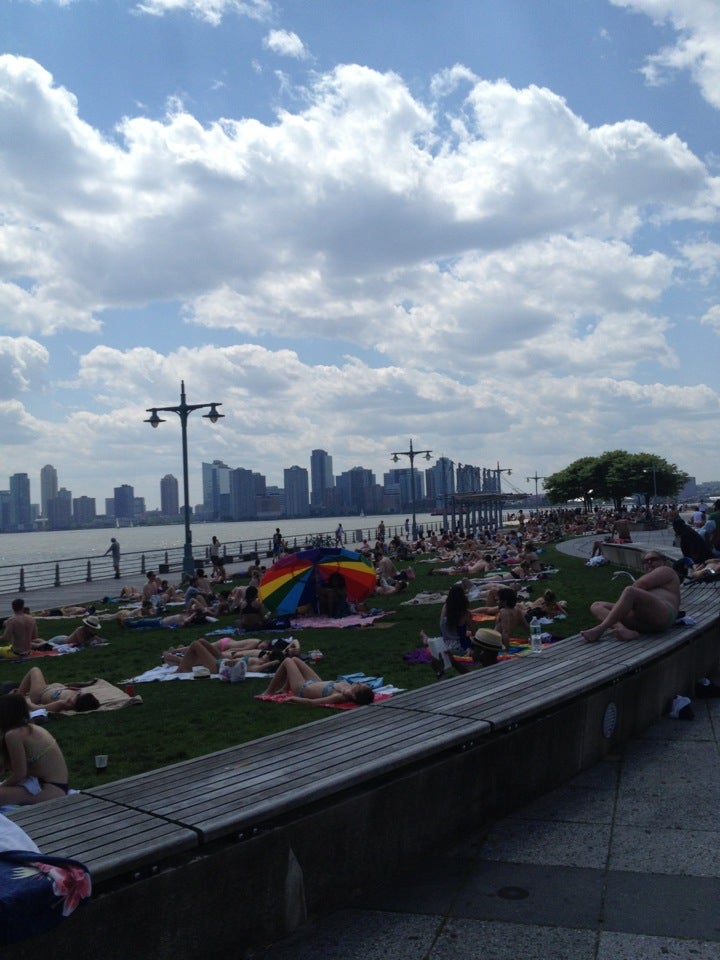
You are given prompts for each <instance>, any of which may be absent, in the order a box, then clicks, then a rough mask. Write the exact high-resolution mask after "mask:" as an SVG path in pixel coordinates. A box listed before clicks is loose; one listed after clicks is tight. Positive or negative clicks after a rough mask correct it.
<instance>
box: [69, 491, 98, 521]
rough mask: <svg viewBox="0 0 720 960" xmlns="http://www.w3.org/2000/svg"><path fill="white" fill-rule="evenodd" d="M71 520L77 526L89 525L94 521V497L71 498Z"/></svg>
mask: <svg viewBox="0 0 720 960" xmlns="http://www.w3.org/2000/svg"><path fill="white" fill-rule="evenodd" d="M72 505H73V520H74V521H75V524H76V525H77V526H78V527H91V526H92V525H93V524H94V523H95V515H96V508H95V497H85V496H83V497H74V498H73V502H72Z"/></svg>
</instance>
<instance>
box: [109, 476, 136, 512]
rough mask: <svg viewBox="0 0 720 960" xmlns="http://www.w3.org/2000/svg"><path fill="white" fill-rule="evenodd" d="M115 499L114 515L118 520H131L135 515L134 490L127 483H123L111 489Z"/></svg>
mask: <svg viewBox="0 0 720 960" xmlns="http://www.w3.org/2000/svg"><path fill="white" fill-rule="evenodd" d="M113 494H114V497H113V499H114V501H115V517H116V518H117V519H118V520H132V518H133V517H134V516H135V490H134V489H133V488H132V487H131V486H130V484H128V483H123V485H122V486H120V487H115V488H114V490H113Z"/></svg>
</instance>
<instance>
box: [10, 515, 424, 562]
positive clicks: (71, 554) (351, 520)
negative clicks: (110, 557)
mask: <svg viewBox="0 0 720 960" xmlns="http://www.w3.org/2000/svg"><path fill="white" fill-rule="evenodd" d="M381 520H383V521H384V522H385V527H386V529H387V530H388V531H389V533H392V531H393V530H394V528H396V527H398V528H399V527H401V526H402V525H403V524H404V522H405V517H404V516H402V515H400V514H393V515H391V516H374V517H358V516H352V517H303V518H302V519H293V520H285V519H281V520H248V521H237V522H232V523H222V522H218V523H193V525H192V534H193V546H194V547H195V555H196V556H199V555H202V554H203V553H204V552H205V547H206V546H208V545H209V543H210V541H211V539H212V537H213V536H215V537H217V538H218V539H219V540H220V542H221V543H236V542H238V541H239V542H242V543H244V544H248V545H253V544H255V543H257V544H258V546H259V547H260V548H261V549H262V548H263V547H264V546H267V545H268V544H269V542H270V540H271V539H272V535H273V533H274V532H275V528H276V527H280V530H281V532H282V534H283V536H284V537H285V539H286V540H287V541H288V542H289V543H290V545H292V542H293V540H294V539H295V538H297V539H298V541H300V539H301V538H302V540H303V542H304V540H305V537H306V536H310V535H313V534H320V533H333V532H334V531H335V529H336V527H337V525H338V524H339V523H341V524H342V525H343V529H344V530H345V532H346V534H347V535H348V539H350V538H351V536H352V534H353V533H355V531H356V530H362V531H363V536H367V535H368V533H370V535H371V536H374V533H375V530H376V528H377V525H378V524H379V523H380V521H381ZM417 522H418V524H421V525H424V526H425V527H426V528H427V526H428V524H429V523H433V524H434V525H435V526H442V517H431V516H430V515H429V514H418V516H417ZM110 537H116V538H117V540H118V542H119V543H120V549H121V551H122V552H123V553H139V552H143V551H150V550H153V551H157V550H169V549H173V548H180V547H182V545H183V542H184V539H185V528H184V526H183V524H181V523H180V524H172V525H162V526H142V527H121V528H119V529H114V528H107V527H106V528H101V529H92V530H52V531H39V532H37V533H5V534H0V567H4V566H19V565H22V564H30V563H40V562H42V561H48V560H51V561H55V560H63V559H68V558H78V557H88V558H91V559H92V558H94V557H102V555H103V554H104V553H105V551H106V550H107V548H108V545H109V543H110ZM250 548H251V547H249V548H248V549H250Z"/></svg>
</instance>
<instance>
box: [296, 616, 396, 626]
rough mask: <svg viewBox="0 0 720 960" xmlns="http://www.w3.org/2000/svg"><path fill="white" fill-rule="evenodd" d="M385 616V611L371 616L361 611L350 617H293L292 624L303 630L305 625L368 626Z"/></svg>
mask: <svg viewBox="0 0 720 960" xmlns="http://www.w3.org/2000/svg"><path fill="white" fill-rule="evenodd" d="M384 616H385V613H376V614H373V615H371V616H366V617H363V616H362V615H361V614H359V613H353V614H351V615H350V616H349V617H337V618H335V617H291V619H290V626H291V627H292V629H293V630H301V629H302V628H303V627H312V628H314V629H318V628H320V629H322V628H323V627H335V628H337V627H368V626H370V625H371V624H373V623H375V621H376V620H380V619H382V618H383V617H384Z"/></svg>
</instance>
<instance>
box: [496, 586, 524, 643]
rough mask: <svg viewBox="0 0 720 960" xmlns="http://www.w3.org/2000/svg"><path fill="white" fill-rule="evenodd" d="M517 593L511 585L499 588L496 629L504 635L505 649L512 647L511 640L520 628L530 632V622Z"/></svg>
mask: <svg viewBox="0 0 720 960" xmlns="http://www.w3.org/2000/svg"><path fill="white" fill-rule="evenodd" d="M517 599H518V598H517V593H516V592H515V590H513V589H512V588H511V587H501V589H500V590H498V607H499V610H498V615H497V618H496V619H495V629H496V630H497V631H498V633H499V634H500V636H501V637H502V645H503V647H504V648H505V650H509V649H510V640H511V639H512V637H513V636H514V635H515V633H516V632H517V631H518V630H522V631H523V633H527V632H528V622H527V620H526V619H525V613H524V612H523V610H522V609H521V608H520V607H519V606H518V605H517Z"/></svg>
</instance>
